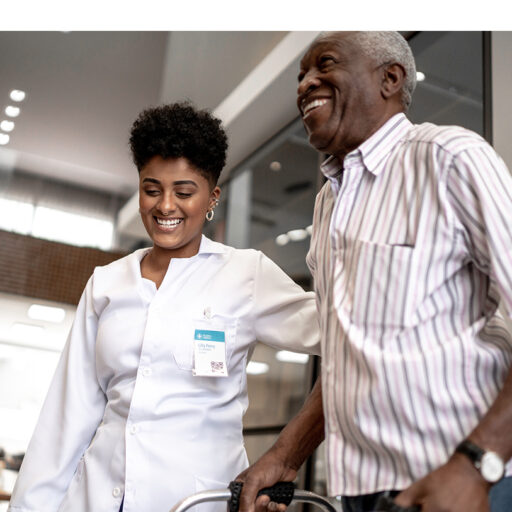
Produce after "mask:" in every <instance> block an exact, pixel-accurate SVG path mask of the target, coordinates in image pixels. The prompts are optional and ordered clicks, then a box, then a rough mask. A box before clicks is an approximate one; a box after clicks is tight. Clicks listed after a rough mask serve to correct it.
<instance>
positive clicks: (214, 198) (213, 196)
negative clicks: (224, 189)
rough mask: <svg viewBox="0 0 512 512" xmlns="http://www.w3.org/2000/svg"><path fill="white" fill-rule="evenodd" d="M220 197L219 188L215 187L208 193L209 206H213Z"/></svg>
mask: <svg viewBox="0 0 512 512" xmlns="http://www.w3.org/2000/svg"><path fill="white" fill-rule="evenodd" d="M219 198H220V188H219V187H215V188H214V189H213V190H212V191H211V193H210V208H215V206H217V203H218V202H219Z"/></svg>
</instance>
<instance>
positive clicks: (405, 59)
mask: <svg viewBox="0 0 512 512" xmlns="http://www.w3.org/2000/svg"><path fill="white" fill-rule="evenodd" d="M331 34H332V33H331ZM331 34H327V33H323V34H321V35H320V37H319V38H320V39H323V38H324V37H327V36H330V35H331ZM333 35H334V34H333ZM350 42H351V43H354V44H356V45H357V47H358V48H359V49H360V50H361V52H362V53H363V55H365V56H366V57H369V58H370V59H372V60H373V61H375V62H376V64H377V65H378V66H381V65H383V64H395V63H396V64H400V65H401V66H402V67H403V68H404V70H405V80H404V84H403V86H402V91H401V93H402V94H401V98H400V100H401V102H402V105H403V106H404V108H405V110H407V109H408V108H409V105H410V104H411V101H412V93H413V92H414V89H415V87H416V63H415V62H414V57H413V55H412V51H411V48H410V46H409V44H408V43H407V41H406V40H405V39H404V37H403V36H402V35H401V34H400V33H399V32H376V31H368V32H352V33H350Z"/></svg>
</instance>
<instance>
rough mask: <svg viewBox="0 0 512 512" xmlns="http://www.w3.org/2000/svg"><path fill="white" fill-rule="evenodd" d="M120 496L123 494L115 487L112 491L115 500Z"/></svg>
mask: <svg viewBox="0 0 512 512" xmlns="http://www.w3.org/2000/svg"><path fill="white" fill-rule="evenodd" d="M120 494H121V489H119V487H114V488H113V489H112V496H114V498H117V497H118V496H119V495H120Z"/></svg>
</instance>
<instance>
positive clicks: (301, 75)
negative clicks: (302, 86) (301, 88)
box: [297, 71, 306, 83]
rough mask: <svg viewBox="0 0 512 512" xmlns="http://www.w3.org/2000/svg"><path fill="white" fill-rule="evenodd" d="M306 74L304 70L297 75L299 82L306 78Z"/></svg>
mask: <svg viewBox="0 0 512 512" xmlns="http://www.w3.org/2000/svg"><path fill="white" fill-rule="evenodd" d="M305 76H306V74H305V73H304V72H303V71H301V72H300V73H299V75H298V76H297V82H299V83H300V82H302V80H303V79H304V77H305Z"/></svg>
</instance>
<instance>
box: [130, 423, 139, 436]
mask: <svg viewBox="0 0 512 512" xmlns="http://www.w3.org/2000/svg"><path fill="white" fill-rule="evenodd" d="M138 431H139V427H137V425H132V426H131V427H130V434H136V433H137V432H138Z"/></svg>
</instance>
